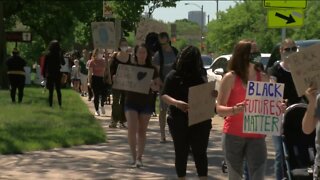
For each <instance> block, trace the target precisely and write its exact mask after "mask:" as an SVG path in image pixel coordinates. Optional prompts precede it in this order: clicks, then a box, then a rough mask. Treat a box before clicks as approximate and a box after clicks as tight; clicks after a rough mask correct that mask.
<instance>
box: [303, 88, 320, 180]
mask: <svg viewBox="0 0 320 180" xmlns="http://www.w3.org/2000/svg"><path fill="white" fill-rule="evenodd" d="M305 95H306V97H307V98H308V100H309V104H308V107H307V111H306V112H305V115H304V117H303V120H302V130H303V132H304V133H306V134H311V133H312V132H313V131H314V129H316V149H317V154H316V158H315V160H314V171H313V179H314V180H319V179H320V123H319V121H320V94H319V90H317V88H316V84H315V83H313V84H311V86H310V87H309V88H308V89H307V90H306V93H305Z"/></svg>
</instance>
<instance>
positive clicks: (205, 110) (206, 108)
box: [188, 82, 216, 126]
mask: <svg viewBox="0 0 320 180" xmlns="http://www.w3.org/2000/svg"><path fill="white" fill-rule="evenodd" d="M214 86H215V82H209V83H206V84H201V85H198V86H193V87H190V88H189V94H188V105H189V110H188V119H189V126H192V125H194V124H197V123H200V122H203V121H205V120H207V119H211V118H212V117H213V116H214V114H215V112H214V108H215V104H216V100H215V98H214V97H213V96H212V92H213V91H214Z"/></svg>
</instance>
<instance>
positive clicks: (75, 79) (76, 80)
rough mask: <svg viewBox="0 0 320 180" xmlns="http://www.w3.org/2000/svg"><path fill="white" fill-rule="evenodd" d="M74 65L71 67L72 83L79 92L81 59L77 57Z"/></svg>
mask: <svg viewBox="0 0 320 180" xmlns="http://www.w3.org/2000/svg"><path fill="white" fill-rule="evenodd" d="M73 62H74V65H73V66H72V68H71V83H72V88H73V90H75V91H76V92H79V89H80V78H81V75H80V66H79V60H78V59H75V60H74V61H73Z"/></svg>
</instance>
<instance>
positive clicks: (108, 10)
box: [103, 1, 112, 18]
mask: <svg viewBox="0 0 320 180" xmlns="http://www.w3.org/2000/svg"><path fill="white" fill-rule="evenodd" d="M103 17H108V18H110V17H112V8H111V6H110V4H109V3H108V1H103Z"/></svg>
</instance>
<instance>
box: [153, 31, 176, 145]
mask: <svg viewBox="0 0 320 180" xmlns="http://www.w3.org/2000/svg"><path fill="white" fill-rule="evenodd" d="M159 42H160V45H161V48H160V49H159V51H158V52H156V53H155V55H154V57H153V63H154V65H155V66H156V68H157V70H158V72H159V76H160V79H161V84H163V82H164V80H165V77H166V76H167V75H168V73H169V72H170V71H171V70H172V66H173V64H174V62H175V61H176V58H177V54H178V50H177V49H176V48H175V47H173V46H171V44H170V38H169V35H168V33H166V32H161V33H160V34H159ZM161 87H162V85H161ZM161 89H162V88H160V91H161ZM159 106H160V107H159V111H160V112H159V125H160V133H161V136H160V142H161V143H165V142H166V134H165V128H166V116H167V109H168V106H167V105H166V103H164V102H163V101H162V99H161V98H160V103H159Z"/></svg>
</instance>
